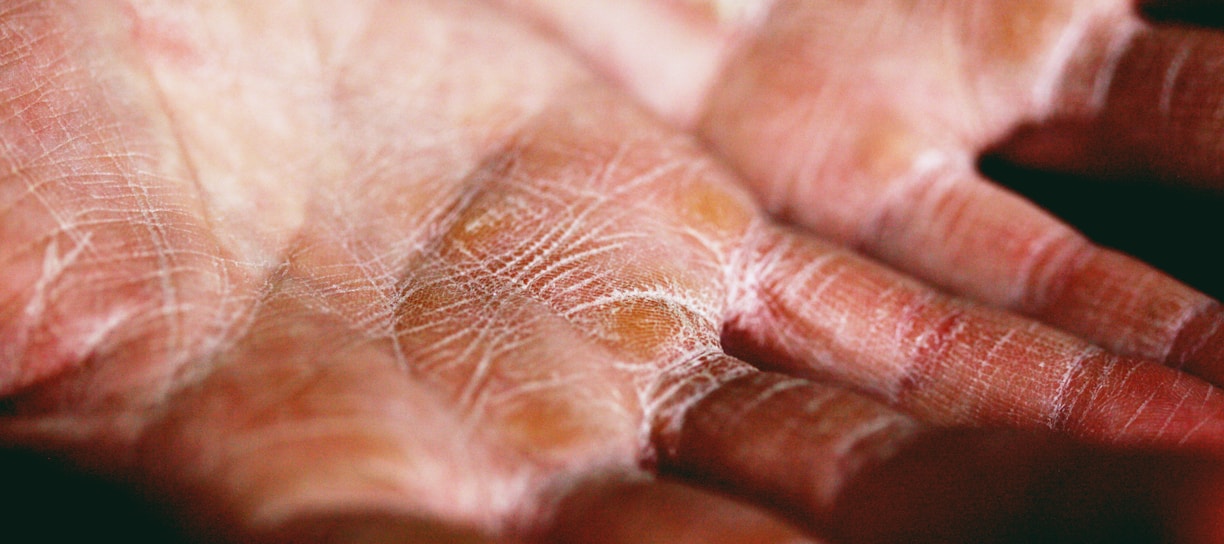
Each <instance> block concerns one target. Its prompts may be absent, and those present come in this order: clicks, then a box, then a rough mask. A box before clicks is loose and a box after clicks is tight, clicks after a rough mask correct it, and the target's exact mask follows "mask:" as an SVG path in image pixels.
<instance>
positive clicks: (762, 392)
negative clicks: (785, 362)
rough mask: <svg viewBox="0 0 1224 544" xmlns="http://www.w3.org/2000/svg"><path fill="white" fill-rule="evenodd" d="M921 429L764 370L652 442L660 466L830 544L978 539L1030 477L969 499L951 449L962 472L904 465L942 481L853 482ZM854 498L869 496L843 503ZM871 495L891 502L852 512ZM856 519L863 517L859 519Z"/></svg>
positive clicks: (1015, 457)
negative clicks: (790, 521) (747, 500)
mask: <svg viewBox="0 0 1224 544" xmlns="http://www.w3.org/2000/svg"><path fill="white" fill-rule="evenodd" d="M923 430H924V429H923V427H922V426H921V425H919V424H917V423H916V422H915V421H913V420H912V419H910V418H908V417H906V416H903V415H901V414H899V413H897V412H895V411H893V410H892V409H890V408H887V407H885V406H884V405H882V404H879V403H876V402H873V401H870V400H867V399H866V398H865V397H862V396H860V395H856V394H854V393H851V392H849V391H846V390H842V389H839V388H836V387H831V386H824V385H818V384H815V383H812V382H808V381H806V380H802V379H796V378H790V377H786V376H782V375H778V374H769V373H760V374H752V375H748V376H744V377H741V378H739V379H735V380H732V381H729V382H727V383H725V384H724V385H722V386H721V387H719V388H718V389H717V390H715V391H713V392H711V393H709V394H708V395H706V396H705V397H703V398H702V399H701V400H700V401H699V402H697V403H695V404H693V405H692V406H691V407H690V408H689V409H688V411H687V412H686V414H685V416H684V418H683V423H682V424H681V425H680V426H678V427H677V429H676V430H675V431H672V432H662V433H659V434H657V435H656V442H658V443H659V446H660V450H661V460H660V461H661V465H662V468H663V470H664V471H667V472H671V473H675V474H679V475H682V476H683V477H685V478H688V479H690V480H693V481H698V482H703V483H704V484H705V485H715V486H718V487H719V488H721V489H724V490H727V491H730V492H733V493H735V494H737V495H740V496H747V497H752V498H754V499H755V500H758V501H761V502H762V503H764V504H771V505H775V506H777V507H778V508H779V509H780V510H781V511H783V512H786V513H787V514H788V515H789V516H791V517H792V518H794V519H796V520H799V521H800V522H801V523H803V524H804V525H806V526H808V527H811V528H812V529H813V530H814V531H815V532H817V533H818V534H822V535H828V536H830V537H836V538H835V540H837V541H847V542H874V541H889V536H891V537H894V540H892V541H896V540H895V538H899V537H904V540H907V541H917V542H926V541H947V542H952V541H966V542H967V541H972V540H973V538H971V537H974V536H976V537H983V538H984V537H985V536H986V535H987V534H988V533H986V532H984V531H986V530H987V529H988V528H990V526H991V525H993V524H994V523H993V522H1001V521H1002V519H1003V518H1005V517H1006V516H1007V515H1011V514H1015V510H1017V509H1018V508H1017V505H1016V504H1015V501H1014V499H1015V498H1016V495H1015V494H1014V491H1016V489H1014V485H1010V486H1009V484H1014V483H1016V482H1025V481H1026V478H1025V476H1027V474H1023V471H1022V470H1008V471H1000V474H998V475H996V476H997V477H996V478H994V479H991V480H990V481H989V483H988V484H986V487H989V488H990V489H991V491H992V493H991V494H992V496H994V498H995V499H996V500H993V501H986V502H980V503H977V504H974V501H973V500H972V498H973V497H974V496H975V495H976V494H975V493H974V491H973V490H971V489H969V488H968V486H965V487H961V484H964V483H966V482H965V480H963V479H961V478H960V477H957V476H953V475H965V474H967V473H968V472H970V471H966V470H964V468H965V463H964V462H965V461H966V460H967V459H968V456H964V455H955V454H954V455H950V456H948V457H949V458H955V459H956V460H957V461H958V462H959V463H960V464H959V466H958V467H957V468H958V470H947V471H945V470H944V469H947V468H951V467H950V466H948V465H938V464H937V466H935V465H933V466H926V467H924V468H923V469H922V470H917V471H911V472H912V474H922V475H934V474H940V476H939V478H922V477H918V478H908V480H909V481H903V480H904V479H902V478H897V481H890V482H889V483H887V484H882V485H881V486H879V488H877V489H874V490H863V489H860V488H862V485H860V480H862V479H863V478H862V476H863V474H864V473H866V472H868V471H871V470H873V469H875V468H876V467H877V466H878V465H881V464H883V463H885V462H887V461H888V460H889V459H890V458H892V457H894V456H896V455H898V452H900V451H901V450H903V449H905V448H907V447H908V446H910V445H911V444H912V443H913V442H914V440H915V438H916V437H917V436H918V435H920V434H922V431H923ZM963 451H964V450H957V452H958V453H963ZM1011 453H1012V455H1009V456H1008V457H1006V461H1003V464H1009V463H1012V462H1016V463H1017V465H1019V464H1020V461H1021V460H1022V459H1023V455H1021V454H1020V453H1019V452H1011ZM911 468H913V467H911ZM1009 468H1022V467H1009ZM894 476H895V474H894ZM980 483H986V480H984V479H983V480H980ZM894 484H895V485H894ZM928 484H934V485H928ZM909 485H915V487H909ZM1009 487H1013V489H1011V491H1013V493H1012V494H1010V495H1009V494H1008V493H1007V490H1008V488H1009ZM909 489H913V490H915V491H916V492H917V493H920V494H922V495H923V499H922V500H919V501H915V502H909V503H907V502H906V501H905V500H898V501H895V502H894V501H892V500H890V497H895V496H897V495H898V494H902V495H904V497H905V498H906V499H912V498H913V497H911V496H909V495H908V494H906V493H905V490H909ZM919 490H920V491H919ZM853 495H860V496H867V497H869V498H866V499H864V500H863V501H861V502H860V503H859V504H856V505H855V506H854V507H849V508H847V507H843V505H844V504H846V503H847V499H848V498H851V496H853ZM966 498H969V500H964V499H966ZM1009 498H1010V499H1013V500H1011V501H1009V500H1008V499H1009ZM945 499H946V500H945ZM873 500H874V501H876V502H877V503H887V504H889V506H890V507H889V508H883V509H882V508H878V506H879V505H878V504H876V505H867V506H866V507H864V508H863V509H862V510H863V511H862V512H856V511H855V510H856V509H857V507H858V506H863V504H862V502H870V501H873ZM984 505H989V507H985V508H984V507H983V506H984ZM861 516H866V517H870V518H871V519H870V522H869V523H862V524H860V523H857V522H859V521H863V520H862V519H861ZM974 520H976V523H975V522H974ZM1000 525H1002V523H1000Z"/></svg>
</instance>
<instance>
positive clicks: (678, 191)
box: [0, 0, 1224, 542]
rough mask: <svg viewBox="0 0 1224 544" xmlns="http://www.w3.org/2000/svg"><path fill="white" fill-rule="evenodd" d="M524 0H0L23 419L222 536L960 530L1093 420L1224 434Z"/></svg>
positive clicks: (701, 535) (1120, 364)
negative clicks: (655, 90)
mask: <svg viewBox="0 0 1224 544" xmlns="http://www.w3.org/2000/svg"><path fill="white" fill-rule="evenodd" d="M511 19H512V18H511V17H509V16H508V15H507V14H506V13H505V12H500V11H497V10H494V9H490V8H489V7H488V6H485V5H484V4H480V3H474V2H473V3H460V2H453V1H442V0H438V1H424V0H421V1H412V2H400V3H381V2H368V3H363V4H360V5H355V4H353V3H346V4H344V5H343V6H341V5H338V4H337V5H324V6H320V5H315V4H298V3H286V4H283V5H281V4H278V5H272V4H271V3H258V4H249V5H244V7H243V9H241V10H240V9H236V5H224V6H219V5H217V4H215V3H208V2H199V3H198V5H176V6H162V5H158V4H156V3H152V2H150V3H147V4H146V3H142V2H137V3H136V5H135V6H134V7H132V8H131V9H120V6H119V5H113V6H112V5H103V4H99V3H89V4H66V3H65V4H61V3H29V4H22V5H16V6H11V7H10V9H8V10H6V11H5V12H4V14H3V19H2V20H0V21H2V22H0V28H3V33H2V34H0V37H2V38H3V40H5V41H4V43H5V47H4V48H3V50H6V51H10V52H11V54H10V56H9V57H8V58H7V59H6V62H5V63H4V64H3V66H4V67H3V71H2V72H0V82H3V86H4V88H5V92H4V93H3V95H2V96H4V97H5V98H4V100H3V102H0V108H3V110H2V112H3V114H2V115H0V119H2V120H3V121H2V124H0V134H2V135H3V143H4V147H3V151H2V152H0V172H6V174H5V175H4V177H3V179H2V181H0V239H2V240H4V243H3V244H0V269H2V270H3V275H4V277H5V278H6V282H4V283H3V285H0V346H3V349H4V351H3V352H2V353H3V359H2V360H0V393H2V394H4V395H6V397H7V400H6V408H7V412H6V414H5V416H4V418H3V420H0V436H3V438H4V440H5V441H6V442H7V443H9V444H19V445H22V446H24V447H28V448H34V449H38V450H42V451H54V452H56V453H59V454H61V455H63V456H65V457H67V458H68V459H70V460H71V461H72V462H73V463H75V464H78V465H81V466H85V467H88V468H90V469H92V470H96V471H100V472H105V473H108V474H112V475H114V476H115V477H117V478H120V479H124V480H126V481H129V482H132V484H133V485H137V486H140V487H141V488H143V489H146V490H148V491H149V492H151V493H154V494H156V495H157V496H159V497H163V498H164V500H166V501H168V502H169V503H170V504H171V505H173V507H174V508H175V509H176V511H177V513H178V515H179V516H180V517H181V518H182V519H183V520H184V522H185V523H187V524H188V525H189V527H190V528H191V530H193V531H196V532H200V533H203V534H204V535H205V536H207V537H217V538H223V539H230V540H235V541H250V540H257V539H264V540H269V541H284V540H289V539H294V540H307V541H311V540H313V541H325V540H328V539H350V540H366V541H386V540H389V539H392V538H399V539H402V540H404V541H425V542H432V541H438V540H443V539H445V538H453V539H460V538H468V539H473V540H479V539H484V538H520V539H528V540H534V539H541V540H556V541H587V542H593V541H606V542H616V541H625V542H634V541H652V540H653V541H671V542H675V541H681V538H688V539H690V540H691V541H694V542H715V541H722V542H774V541H777V542H783V541H793V540H794V539H796V538H798V537H799V535H800V532H799V531H801V530H802V531H804V532H805V533H808V534H825V535H831V536H835V537H836V536H845V535H849V536H854V535H862V536H864V537H869V536H872V534H873V531H875V532H877V533H880V534H883V535H885V536H887V535H888V530H889V529H890V527H900V528H901V529H899V530H908V529H910V528H912V524H918V525H919V526H920V527H921V526H923V525H924V524H931V519H932V518H933V517H935V518H937V517H938V516H946V518H943V519H948V520H953V522H951V523H952V525H950V526H952V527H955V528H959V529H965V530H966V531H967V534H968V535H970V537H972V536H974V535H977V534H979V533H978V531H981V532H982V533H980V534H993V533H992V531H994V530H996V529H997V527H994V526H989V525H988V524H985V523H983V524H982V525H983V526H981V527H979V526H972V525H971V524H970V525H966V524H965V523H964V522H965V521H966V519H967V518H961V517H959V515H958V514H961V513H969V514H972V515H971V516H970V517H973V516H978V514H981V516H978V517H980V518H981V519H986V520H988V521H992V522H993V521H996V520H998V521H1000V523H1004V522H1007V521H1010V520H1013V519H1023V516H1024V515H1026V514H1028V513H1029V512H1030V509H1031V505H1028V504H1025V503H1024V500H1023V498H1021V499H1017V501H1016V503H1015V504H991V505H989V506H986V507H982V508H979V509H977V510H968V512H966V510H959V511H958V510H953V509H952V507H953V506H957V505H958V504H960V505H963V504H972V499H973V498H975V497H978V496H980V494H982V493H984V494H986V495H992V494H995V492H997V491H999V490H1000V489H1002V490H1005V491H1006V490H1013V491H1014V490H1017V489H1019V490H1023V489H1025V488H1026V487H1027V486H1030V485H1035V484H1034V482H1046V481H1049V480H1051V479H1054V478H1057V477H1059V475H1060V472H1059V469H1060V467H1064V466H1067V464H1068V463H1071V462H1072V461H1075V460H1079V459H1093V460H1095V459H1105V460H1110V461H1111V463H1112V462H1113V461H1112V459H1113V458H1112V456H1111V455H1112V454H1105V453H1095V452H1090V453H1083V452H1082V450H1081V448H1082V447H1084V446H1083V445H1084V444H1096V445H1111V446H1115V447H1127V448H1142V449H1143V450H1145V451H1153V452H1159V453H1160V455H1162V456H1161V457H1158V460H1157V461H1151V462H1149V460H1147V459H1140V461H1139V462H1138V463H1139V464H1140V466H1141V467H1143V470H1149V471H1150V470H1152V469H1151V467H1158V468H1159V467H1161V466H1163V465H1161V464H1160V463H1171V461H1170V460H1171V459H1176V457H1173V456H1174V455H1177V456H1182V455H1200V454H1214V453H1218V451H1219V449H1220V447H1221V442H1222V441H1224V422H1221V421H1220V419H1219V415H1220V413H1221V411H1222V410H1224V399H1222V398H1221V397H1220V395H1218V394H1217V393H1218V391H1217V390H1216V389H1215V388H1214V387H1213V386H1211V385H1210V384H1208V383H1207V382H1204V381H1200V380H1199V379H1197V378H1193V377H1190V376H1188V375H1186V374H1184V373H1181V372H1179V371H1175V370H1172V369H1168V368H1166V367H1163V366H1160V365H1157V364H1154V363H1152V362H1147V361H1144V360H1141V359H1129V358H1125V357H1123V356H1121V355H1118V354H1114V353H1109V352H1106V351H1104V350H1102V349H1100V348H1096V347H1093V346H1092V345H1091V344H1089V343H1088V342H1087V341H1085V340H1084V339H1081V338H1077V337H1076V336H1074V335H1072V334H1068V333H1067V332H1063V331H1059V330H1056V329H1054V328H1052V327H1050V326H1046V325H1041V324H1038V323H1037V322H1035V321H1031V320H1029V319H1026V318H1023V317H1018V316H1016V315H1013V314H1010V313H1007V312H1006V311H1003V310H998V309H991V308H989V307H987V306H986V305H984V304H978V303H974V302H969V301H965V300H960V299H953V298H949V297H948V296H945V295H942V294H940V293H939V292H938V291H937V290H936V289H934V288H932V287H928V286H926V285H923V284H922V283H919V282H918V281H915V280H912V279H908V278H906V277H903V276H901V275H899V274H897V273H894V272H891V271H889V270H887V269H884V268H883V267H881V266H879V265H877V264H874V263H872V262H871V261H869V260H866V259H864V258H862V257H859V256H857V255H856V254H854V253H852V252H849V251H846V250H843V249H839V248H838V247H837V246H834V245H831V244H829V243H826V242H822V241H819V240H817V239H815V238H813V237H812V236H811V235H809V234H807V233H804V232H797V231H794V230H791V229H789V228H787V227H782V226H779V225H777V224H774V223H773V222H771V220H770V219H768V218H767V217H766V216H765V215H764V214H763V213H762V212H761V211H760V210H758V209H757V208H756V207H755V204H754V203H753V200H752V199H751V198H750V197H749V195H748V194H746V193H744V192H741V189H740V188H739V183H738V180H737V179H736V178H735V177H733V176H732V175H731V174H729V173H728V172H726V171H724V170H723V169H721V167H720V166H719V165H718V163H717V162H716V161H714V160H712V159H711V158H710V157H709V156H708V155H707V154H706V153H705V152H704V151H703V150H702V149H701V148H699V147H698V146H697V145H695V144H694V143H693V142H692V141H690V140H689V139H688V138H687V137H685V136H684V135H682V134H679V133H677V132H676V131H675V130H674V129H670V128H668V127H665V126H663V125H662V124H661V123H659V122H658V121H656V120H654V119H653V118H652V117H651V116H649V115H647V114H645V113H643V112H641V111H639V110H638V109H637V108H636V107H635V106H634V105H633V104H632V103H630V102H629V101H628V100H627V99H626V98H624V97H623V96H621V95H619V94H617V93H616V92H614V91H612V90H609V89H608V88H607V87H606V86H605V85H604V84H603V83H601V82H600V81H599V80H597V79H595V78H592V77H591V76H590V75H589V74H588V73H587V72H586V71H585V69H584V68H583V67H582V66H580V65H579V64H578V63H577V62H575V61H574V60H572V59H571V58H570V57H569V56H567V55H565V54H563V53H562V52H560V51H559V49H558V48H557V47H556V46H554V45H551V44H549V43H546V42H545V40H543V39H540V38H538V37H535V36H533V35H532V34H531V33H530V32H528V31H527V30H525V29H524V27H523V26H522V25H519V24H517V23H515V22H513V21H512V20H511ZM729 156H730V155H729ZM754 179H756V178H754ZM847 205H849V204H847ZM1136 266H1137V265H1136ZM971 271H972V272H974V273H975V274H976V273H978V272H980V271H979V270H977V269H973V270H971ZM1161 281H1167V280H1161ZM1170 289H1173V287H1170ZM1177 289H1180V291H1179V290H1174V291H1170V292H1163V291H1162V292H1161V293H1163V295H1162V294H1161V293H1157V296H1165V297H1168V298H1161V299H1160V300H1164V301H1166V302H1167V301H1172V302H1174V303H1181V302H1184V301H1183V299H1182V298H1178V297H1176V296H1173V295H1175V294H1177V293H1182V292H1185V293H1188V294H1186V295H1185V297H1189V298H1186V300H1198V299H1195V298H1194V297H1193V295H1194V294H1193V293H1192V292H1190V291H1189V290H1186V289H1185V288H1180V287H1178V288H1177ZM983 302H986V303H990V302H994V301H991V300H989V299H983ZM1187 304H1189V303H1187ZM1202 304H1207V302H1202ZM1174 306H1176V305H1175V304H1174ZM1162 307H1163V306H1162ZM1187 307H1190V306H1187ZM1195 307H1197V306H1195ZM1157 318H1159V316H1157ZM1101 319H1106V320H1107V321H1108V318H1101ZM1076 323H1078V321H1077V322H1076ZM1153 323H1156V324H1157V325H1160V326H1163V327H1166V328H1167V327H1168V326H1169V323H1168V322H1167V321H1161V320H1160V319H1154V321H1153ZM1135 326H1139V325H1135ZM1067 330H1069V331H1070V332H1073V333H1075V332H1079V333H1081V334H1085V335H1086V333H1083V332H1082V331H1081V329H1077V328H1075V327H1070V326H1068V327H1067ZM1119 330H1121V329H1118V328H1114V329H1110V330H1109V331H1108V332H1110V333H1111V334H1114V333H1118V334H1120V332H1119ZM1162 330H1163V329H1162ZM1086 336H1090V335H1086ZM1118 338H1122V337H1118ZM1144 338H1146V337H1144ZM724 347H725V348H726V349H728V350H730V351H732V352H733V353H734V354H735V355H737V356H739V358H737V357H734V356H732V355H729V354H727V353H726V352H725V351H724ZM1122 351H1124V350H1122ZM1128 353H1129V352H1128ZM1140 355H1142V353H1140ZM743 359H748V360H751V361H752V362H754V363H757V364H758V365H761V366H764V367H766V368H771V369H773V370H774V371H776V372H763V371H760V370H758V369H757V368H755V367H753V366H751V365H749V364H747V363H745V362H743ZM777 371H780V372H777ZM948 426H955V427H968V428H1000V427H1005V428H1009V429H1014V430H1015V432H1012V433H1003V434H998V433H997V432H987V433H974V432H971V433H968V434H961V433H959V432H955V431H947V430H941V428H943V427H948ZM1047 432H1052V433H1056V434H1058V435H1059V437H1057V438H1046V437H1042V433H1047ZM1068 440H1070V441H1073V442H1074V443H1075V445H1068V443H1067V441H1068ZM947 448H953V449H952V450H951V451H953V452H954V455H951V456H949V455H947V454H946V453H945V452H946V451H948V449H947ZM1000 450H1002V451H1004V452H1007V453H1008V455H999V451H1000ZM1153 455H1156V454H1153ZM1131 462H1132V461H1131V460H1129V459H1126V460H1123V461H1118V462H1117V463H1120V464H1111V465H1108V466H1111V467H1112V466H1129V465H1128V463H1131ZM971 463H972V464H971ZM656 464H657V465H658V466H660V467H662V468H663V470H664V471H666V472H667V473H668V474H672V475H676V476H677V477H679V480H672V479H666V478H658V477H656V476H654V475H652V474H651V472H650V471H648V470H645V469H649V468H652V467H653V466H655V465H656ZM967 466H976V467H978V468H976V469H974V470H972V471H970V473H971V474H983V475H985V474H990V475H996V476H997V475H1003V476H1004V477H1003V478H1001V479H998V480H992V481H990V482H989V484H988V485H984V486H980V485H971V484H981V483H982V482H983V481H984V480H982V479H967V480H966V481H959V482H957V481H954V482H948V481H947V480H946V479H945V478H944V477H943V475H944V474H947V473H949V472H956V470H951V469H953V468H955V469H957V470H962V469H964V468H965V467H967ZM914 467H919V468H927V469H930V470H932V471H933V472H932V473H933V474H936V475H937V476H932V477H925V476H923V473H922V472H921V471H917V470H913V469H914ZM1026 468H1027V470H1024V469H1026ZM1182 470H1183V471H1184V472H1185V474H1186V475H1185V479H1186V481H1196V482H1197V481H1218V479H1219V478H1218V477H1215V476H1214V475H1213V474H1212V472H1211V469H1210V468H1209V465H1207V466H1204V465H1187V468H1184V469H1182ZM1088 472H1089V473H1092V472H1093V471H1088ZM959 473H963V470H962V471H961V472H959ZM1106 473H1109V472H1108V471H1106ZM1072 480H1074V478H1072ZM915 482H917V483H915ZM711 484H718V485H721V486H723V489H724V491H726V492H727V493H728V494H726V495H724V494H720V493H716V492H713V491H710V490H708V489H706V488H705V486H708V485H711ZM901 484H907V485H901ZM915 486H917V487H915ZM940 486H943V487H940ZM1097 487H1098V488H1100V487H1104V488H1106V489H1108V487H1109V486H1097ZM1158 487H1161V490H1162V492H1164V493H1166V494H1168V495H1169V496H1170V497H1171V498H1170V501H1169V504H1181V503H1180V502H1179V501H1180V500H1181V499H1185V498H1187V497H1199V496H1200V495H1198V494H1197V493H1199V491H1198V488H1196V487H1193V486H1190V484H1185V485H1182V483H1181V482H1177V481H1174V482H1160V486H1158ZM983 488H984V489H985V491H983ZM907 489H909V490H913V489H922V490H931V491H932V493H931V495H930V496H932V497H941V498H940V499H939V500H937V501H934V504H931V505H928V506H929V508H926V509H923V508H918V507H917V506H915V507H914V508H913V509H909V508H893V509H888V510H880V509H879V508H880V507H881V505H886V504H889V502H888V501H890V500H899V499H898V498H899V497H900V498H901V499H904V498H905V497H908V496H909V495H905V494H904V491H905V490H907ZM938 490H942V491H946V493H944V492H940V493H935V492H934V491H938ZM1130 491H1134V490H1130ZM975 493H977V495H975ZM1017 494H1018V495H1019V496H1021V497H1023V493H1019V492H1017ZM1055 494H1057V493H1055ZM965 498H968V500H969V502H968V503H966V502H965V501H966V499H965ZM958 500H959V501H961V502H960V503H958V502H957V501H958ZM752 504H757V505H772V506H773V507H774V511H775V512H781V513H786V514H789V515H790V516H791V518H792V521H794V522H795V524H798V525H802V526H803V527H802V529H796V528H795V527H794V526H793V525H792V524H790V523H785V522H782V521H780V518H779V517H777V515H776V514H770V513H766V512H765V511H764V510H761V509H760V508H759V507H758V506H752ZM904 504H906V505H907V506H908V505H909V503H904ZM1197 504H1203V503H1202V502H1200V503H1197ZM1207 504H1211V503H1207ZM860 505H861V506H860ZM839 508H840V509H841V510H839ZM847 509H848V510H847ZM1157 509H1158V508H1157ZM872 511H877V512H883V513H884V514H885V515H881V516H880V517H879V519H873V520H870V522H865V523H862V524H856V523H851V521H855V522H857V521H860V520H861V519H862V518H856V517H855V516H851V515H846V516H843V515H842V514H844V513H846V512H850V513H854V514H860V515H861V513H863V512H872ZM915 512H917V513H919V514H920V515H917V516H915V515H914V513H915ZM1185 512H1186V511H1182V510H1177V511H1172V512H1169V513H1168V515H1169V516H1171V517H1172V518H1174V519H1181V518H1178V516H1191V521H1194V520H1195V519H1197V518H1194V517H1193V516H1192V514H1193V512H1191V514H1186V513H1185ZM991 516H993V517H991ZM1014 516H1019V517H1018V518H1016V517H1014ZM907 524H910V525H907ZM881 529H884V530H883V531H882V532H881ZM936 529H938V528H936ZM935 534H938V531H936V532H935Z"/></svg>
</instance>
